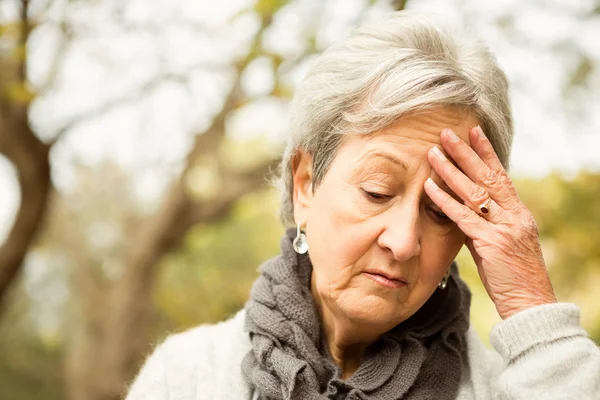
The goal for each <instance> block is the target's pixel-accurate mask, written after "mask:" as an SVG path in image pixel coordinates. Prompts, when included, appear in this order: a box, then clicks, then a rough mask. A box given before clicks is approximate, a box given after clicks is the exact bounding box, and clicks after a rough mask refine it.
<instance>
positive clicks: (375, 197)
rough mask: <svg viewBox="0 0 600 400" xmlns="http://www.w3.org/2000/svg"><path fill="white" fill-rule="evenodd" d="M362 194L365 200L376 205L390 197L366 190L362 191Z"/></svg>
mask: <svg viewBox="0 0 600 400" xmlns="http://www.w3.org/2000/svg"><path fill="white" fill-rule="evenodd" d="M363 193H364V194H365V195H366V196H367V198H368V199H369V200H371V201H373V202H376V203H383V202H385V201H387V200H389V199H390V198H391V197H392V196H389V195H387V194H382V193H376V192H369V191H367V190H363Z"/></svg>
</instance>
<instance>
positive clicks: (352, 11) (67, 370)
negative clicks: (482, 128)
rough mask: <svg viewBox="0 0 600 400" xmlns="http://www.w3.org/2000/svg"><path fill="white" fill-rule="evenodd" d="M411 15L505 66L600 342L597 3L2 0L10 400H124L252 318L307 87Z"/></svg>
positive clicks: (1, 221)
mask: <svg viewBox="0 0 600 400" xmlns="http://www.w3.org/2000/svg"><path fill="white" fill-rule="evenodd" d="M404 7H406V8H408V9H420V10H429V11H436V12H439V13H443V14H447V15H450V16H451V17H452V18H454V19H456V20H457V21H458V22H459V23H460V24H462V25H467V26H471V27H472V29H473V30H474V31H475V32H476V34H477V35H479V36H480V37H481V38H483V39H484V40H485V41H487V43H488V44H489V46H490V47H491V48H492V50H493V51H494V52H495V53H496V55H497V57H498V61H499V63H500V65H501V66H502V67H503V68H504V69H505V70H506V72H507V73H508V76H509V79H510V81H511V85H512V92H511V97H512V107H513V111H514V115H515V127H516V138H515V143H514V151H513V154H512V161H511V163H512V169H511V175H512V176H513V178H514V180H515V181H516V185H517V186H518V189H519V193H520V195H521V198H522V200H523V201H524V202H525V204H526V205H527V206H528V207H529V208H530V209H531V210H532V212H533V213H534V215H535V217H536V219H537V221H538V224H539V229H540V234H541V239H542V244H543V249H544V254H545V257H546V261H547V264H548V268H549V270H550V274H551V276H552V279H553V282H554V285H555V289H556V291H557V294H558V296H559V298H560V299H561V300H562V301H570V302H575V303H577V304H579V305H580V306H581V308H582V322H583V325H584V327H585V328H586V329H587V330H588V332H589V333H590V334H591V335H592V336H593V337H594V338H595V340H599V339H600V289H599V288H600V201H599V199H600V98H599V95H600V90H598V89H599V88H600V68H599V67H600V45H599V42H598V38H600V3H599V2H598V1H593V0H587V1H586V0H581V1H571V0H563V1H558V0H555V1H552V0H546V1H543V0H530V1H527V2H523V1H517V0H505V1H501V2H500V1H492V0H484V1H481V0H409V1H391V0H322V1H319V0H290V1H285V0H254V1H252V0H220V1H218V2H215V1H209V0H0V246H1V247H0V399H1V400H8V399H10V400H29V399H36V400H57V399H69V400H80V399H81V400H83V399H85V400H108V399H118V398H121V397H122V396H123V393H124V390H125V388H126V385H127V384H129V383H130V382H131V379H132V378H133V376H134V375H135V374H136V372H137V371H138V370H139V367H140V365H141V363H142V362H143V360H144V358H145V357H146V356H147V355H148V354H149V353H150V351H151V350H152V346H154V345H155V344H156V343H157V342H159V341H160V340H162V339H163V338H164V337H165V336H166V335H167V334H169V333H173V332H178V331H181V330H184V329H186V328H189V327H192V326H195V325H198V324H201V323H210V322H216V321H219V320H222V319H224V318H226V317H228V316H230V315H231V314H232V313H234V312H235V311H237V310H239V309H240V308H242V307H243V305H244V302H245V301H246V299H247V297H248V294H249V289H250V286H251V283H252V281H253V280H254V279H255V277H256V276H257V272H256V270H257V267H258V266H259V265H260V264H261V263H262V262H263V261H264V260H266V259H267V258H269V257H271V256H274V255H275V254H277V253H278V250H279V246H278V243H279V238H280V236H281V234H282V232H283V229H282V227H281V226H280V224H279V222H278V217H277V208H278V196H277V194H276V193H275V192H274V191H273V189H271V188H269V187H268V186H267V185H266V184H265V174H266V173H267V172H268V171H269V170H270V168H272V167H273V166H274V165H275V164H276V161H277V157H278V155H279V152H280V151H281V146H282V143H283V138H284V136H285V133H286V125H287V119H288V103H289V100H290V98H291V96H292V94H293V92H294V88H295V87H296V85H297V84H298V82H299V81H300V79H301V78H302V77H303V75H304V73H305V71H306V69H307V67H308V66H309V65H310V64H311V62H312V61H313V60H314V58H315V57H316V56H317V55H318V54H319V53H320V52H321V51H323V50H324V49H325V48H326V47H327V46H329V45H330V44H332V43H335V42H338V41H340V40H342V39H343V38H344V37H345V36H346V35H347V34H348V33H349V32H350V30H351V29H352V28H353V27H355V26H356V25H357V24H359V23H361V22H363V21H367V20H370V19H373V18H376V17H377V16H379V15H381V14H383V13H385V12H388V11H390V10H393V9H401V8H404ZM463 250H464V249H463ZM459 265H460V268H461V273H462V275H463V276H464V277H465V279H466V280H467V281H468V282H469V284H470V286H471V288H472V291H473V293H474V300H473V307H472V321H473V324H474V326H475V327H476V329H477V330H478V332H479V333H480V335H481V337H482V339H483V340H484V341H487V340H488V334H489V331H490V329H491V327H492V326H493V325H494V324H495V323H496V322H498V320H499V318H498V316H497V314H496V311H495V309H494V307H493V304H492V303H491V302H490V300H489V299H488V297H487V295H486V293H485V291H484V290H483V288H482V285H481V283H480V282H479V278H478V275H477V271H476V269H475V268H474V266H473V263H472V260H471V258H470V256H469V253H468V251H463V252H461V254H460V256H459Z"/></svg>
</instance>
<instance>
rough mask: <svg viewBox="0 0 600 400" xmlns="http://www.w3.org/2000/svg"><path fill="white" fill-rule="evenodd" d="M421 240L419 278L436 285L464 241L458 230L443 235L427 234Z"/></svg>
mask: <svg viewBox="0 0 600 400" xmlns="http://www.w3.org/2000/svg"><path fill="white" fill-rule="evenodd" d="M427 236H428V237H426V238H424V240H422V241H421V262H420V264H421V266H422V268H421V270H420V275H421V276H420V278H421V279H420V280H421V281H422V282H427V283H428V284H432V285H433V284H435V285H437V284H438V282H439V281H440V279H441V278H442V277H443V276H444V274H445V273H446V271H447V270H448V267H450V264H452V261H454V258H455V257H456V255H457V254H458V252H459V251H460V249H461V247H462V244H463V243H464V234H463V233H462V232H460V231H457V232H453V233H450V234H448V235H445V236H439V235H427Z"/></svg>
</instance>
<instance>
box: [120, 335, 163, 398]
mask: <svg viewBox="0 0 600 400" xmlns="http://www.w3.org/2000/svg"><path fill="white" fill-rule="evenodd" d="M165 353H166V350H165V345H164V343H163V344H161V345H159V346H158V347H157V348H156V349H155V350H154V352H153V353H152V354H151V355H150V357H148V359H147V360H146V363H145V364H144V366H143V367H142V369H141V370H140V372H139V374H138V376H137V377H136V378H135V380H134V381H133V383H132V384H131V386H130V387H129V391H128V394H127V397H126V398H125V400H169V399H170V397H169V387H168V384H167V374H166V359H165V358H166V354H165Z"/></svg>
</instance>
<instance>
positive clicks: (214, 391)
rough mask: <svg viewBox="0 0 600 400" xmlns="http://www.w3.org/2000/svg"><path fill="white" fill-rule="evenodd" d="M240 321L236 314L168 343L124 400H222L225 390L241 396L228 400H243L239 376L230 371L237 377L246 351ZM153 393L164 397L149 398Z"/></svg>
mask: <svg viewBox="0 0 600 400" xmlns="http://www.w3.org/2000/svg"><path fill="white" fill-rule="evenodd" d="M244 318H245V312H244V310H241V311H239V312H238V313H237V314H236V315H235V316H233V317H232V318H230V319H228V320H226V321H223V322H220V323H217V324H213V325H200V326H197V327H195V328H192V329H189V330H187V331H184V332H181V333H177V334H174V335H170V336H169V337H167V338H166V339H165V340H164V342H162V343H161V344H160V345H159V346H158V347H157V348H156V349H155V351H154V352H153V353H152V355H151V356H150V357H149V358H148V360H147V361H146V363H145V364H144V366H143V368H142V370H141V371H140V374H139V375H138V377H137V378H136V380H135V381H134V383H133V385H132V386H131V389H130V392H129V396H128V397H127V399H128V400H130V399H131V400H134V399H135V400H137V399H156V400H159V399H160V400H168V399H181V400H187V399H190V400H192V399H194V400H195V399H204V398H206V399H209V398H223V397H222V396H221V395H220V393H221V392H222V391H223V390H224V388H226V389H227V390H229V391H236V392H239V393H240V394H239V395H238V396H235V397H233V398H242V397H241V396H243V393H244V392H245V391H246V390H247V389H246V387H245V385H244V382H243V379H242V376H241V372H240V373H238V374H236V373H235V372H234V371H236V370H237V371H240V365H241V361H242V358H243V357H244V355H245V354H246V353H247V352H248V351H249V350H250V348H251V344H250V340H249V338H248V335H247V334H245V333H244ZM152 391H154V392H160V393H164V394H163V395H160V396H156V395H153V394H152V395H150V394H149V392H152ZM138 393H139V395H138ZM146 393H148V395H146Z"/></svg>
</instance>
